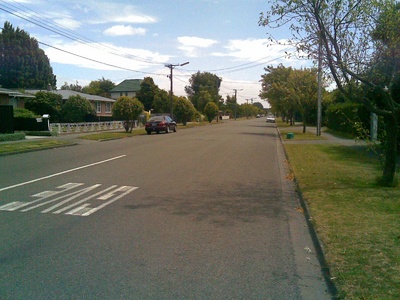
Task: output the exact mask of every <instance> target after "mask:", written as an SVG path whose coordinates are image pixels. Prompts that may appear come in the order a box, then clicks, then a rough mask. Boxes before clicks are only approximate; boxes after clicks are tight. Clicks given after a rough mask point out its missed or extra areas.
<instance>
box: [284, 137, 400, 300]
mask: <svg viewBox="0 0 400 300" xmlns="http://www.w3.org/2000/svg"><path fill="white" fill-rule="evenodd" d="M285 149H286V152H287V154H288V158H289V162H290V166H291V168H292V171H293V172H294V175H295V177H296V179H297V181H298V185H299V188H300V190H301V192H302V195H303V198H304V199H305V201H306V202H307V205H308V207H309V211H310V215H311V216H312V220H313V223H314V224H315V228H316V230H317V233H318V236H319V238H320V239H321V241H322V244H323V248H324V252H325V256H326V259H327V262H328V264H329V267H330V271H331V275H332V276H333V280H334V282H335V284H336V286H337V288H338V291H339V295H338V296H339V298H343V299H400V288H399V282H400V188H398V187H397V188H382V187H380V186H377V184H376V177H377V176H379V175H381V172H382V171H381V169H380V164H379V162H378V160H377V159H375V158H374V157H371V154H370V153H367V151H365V152H363V151H360V150H356V149H354V148H351V147H346V146H339V145H315V144H301V143H299V144H286V145H285Z"/></svg>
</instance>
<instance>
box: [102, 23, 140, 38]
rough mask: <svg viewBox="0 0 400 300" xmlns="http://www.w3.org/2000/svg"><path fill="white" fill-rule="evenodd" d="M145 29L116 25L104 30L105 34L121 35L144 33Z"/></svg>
mask: <svg viewBox="0 0 400 300" xmlns="http://www.w3.org/2000/svg"><path fill="white" fill-rule="evenodd" d="M146 32H147V29H145V28H141V27H139V28H135V27H132V26H125V25H116V26H112V27H110V28H108V29H106V30H105V31H104V34H105V35H111V36H122V35H145V34H146Z"/></svg>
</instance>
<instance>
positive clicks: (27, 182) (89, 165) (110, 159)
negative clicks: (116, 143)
mask: <svg viewBox="0 0 400 300" xmlns="http://www.w3.org/2000/svg"><path fill="white" fill-rule="evenodd" d="M125 156H126V155H120V156H116V157H113V158H109V159H106V160H102V161H98V162H95V163H92V164H88V165H85V166H81V167H77V168H73V169H70V170H66V171H62V172H60V173H55V174H52V175H48V176H44V177H41V178H36V179H33V180H30V181H26V182H22V183H18V184H15V185H11V186H7V187H4V188H1V189H0V192H2V191H5V190H10V189H13V188H16V187H19V186H23V185H27V184H30V183H34V182H37V181H40V180H45V179H49V178H52V177H56V176H60V175H63V174H66V173H70V172H74V171H78V170H81V169H85V168H89V167H93V166H95V165H99V164H104V163H106V162H109V161H112V160H116V159H119V158H122V157H125Z"/></svg>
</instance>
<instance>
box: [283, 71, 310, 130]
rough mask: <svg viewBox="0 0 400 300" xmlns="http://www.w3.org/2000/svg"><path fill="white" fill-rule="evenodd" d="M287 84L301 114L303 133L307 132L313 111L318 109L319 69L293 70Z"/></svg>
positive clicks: (290, 95)
mask: <svg viewBox="0 0 400 300" xmlns="http://www.w3.org/2000/svg"><path fill="white" fill-rule="evenodd" d="M286 85H287V89H288V94H289V97H290V98H291V99H292V100H293V101H294V103H295V108H296V110H297V111H298V112H299V113H300V114H301V119H302V121H303V133H306V126H307V123H308V122H309V121H310V120H311V118H310V117H311V115H312V112H313V111H317V100H318V98H317V97H318V81H317V70H315V69H302V70H293V71H292V72H291V73H290V75H289V78H288V81H287V84H286Z"/></svg>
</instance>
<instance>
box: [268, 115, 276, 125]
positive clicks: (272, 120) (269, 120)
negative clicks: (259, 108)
mask: <svg viewBox="0 0 400 300" xmlns="http://www.w3.org/2000/svg"><path fill="white" fill-rule="evenodd" d="M267 123H275V117H274V116H273V115H268V116H267Z"/></svg>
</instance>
